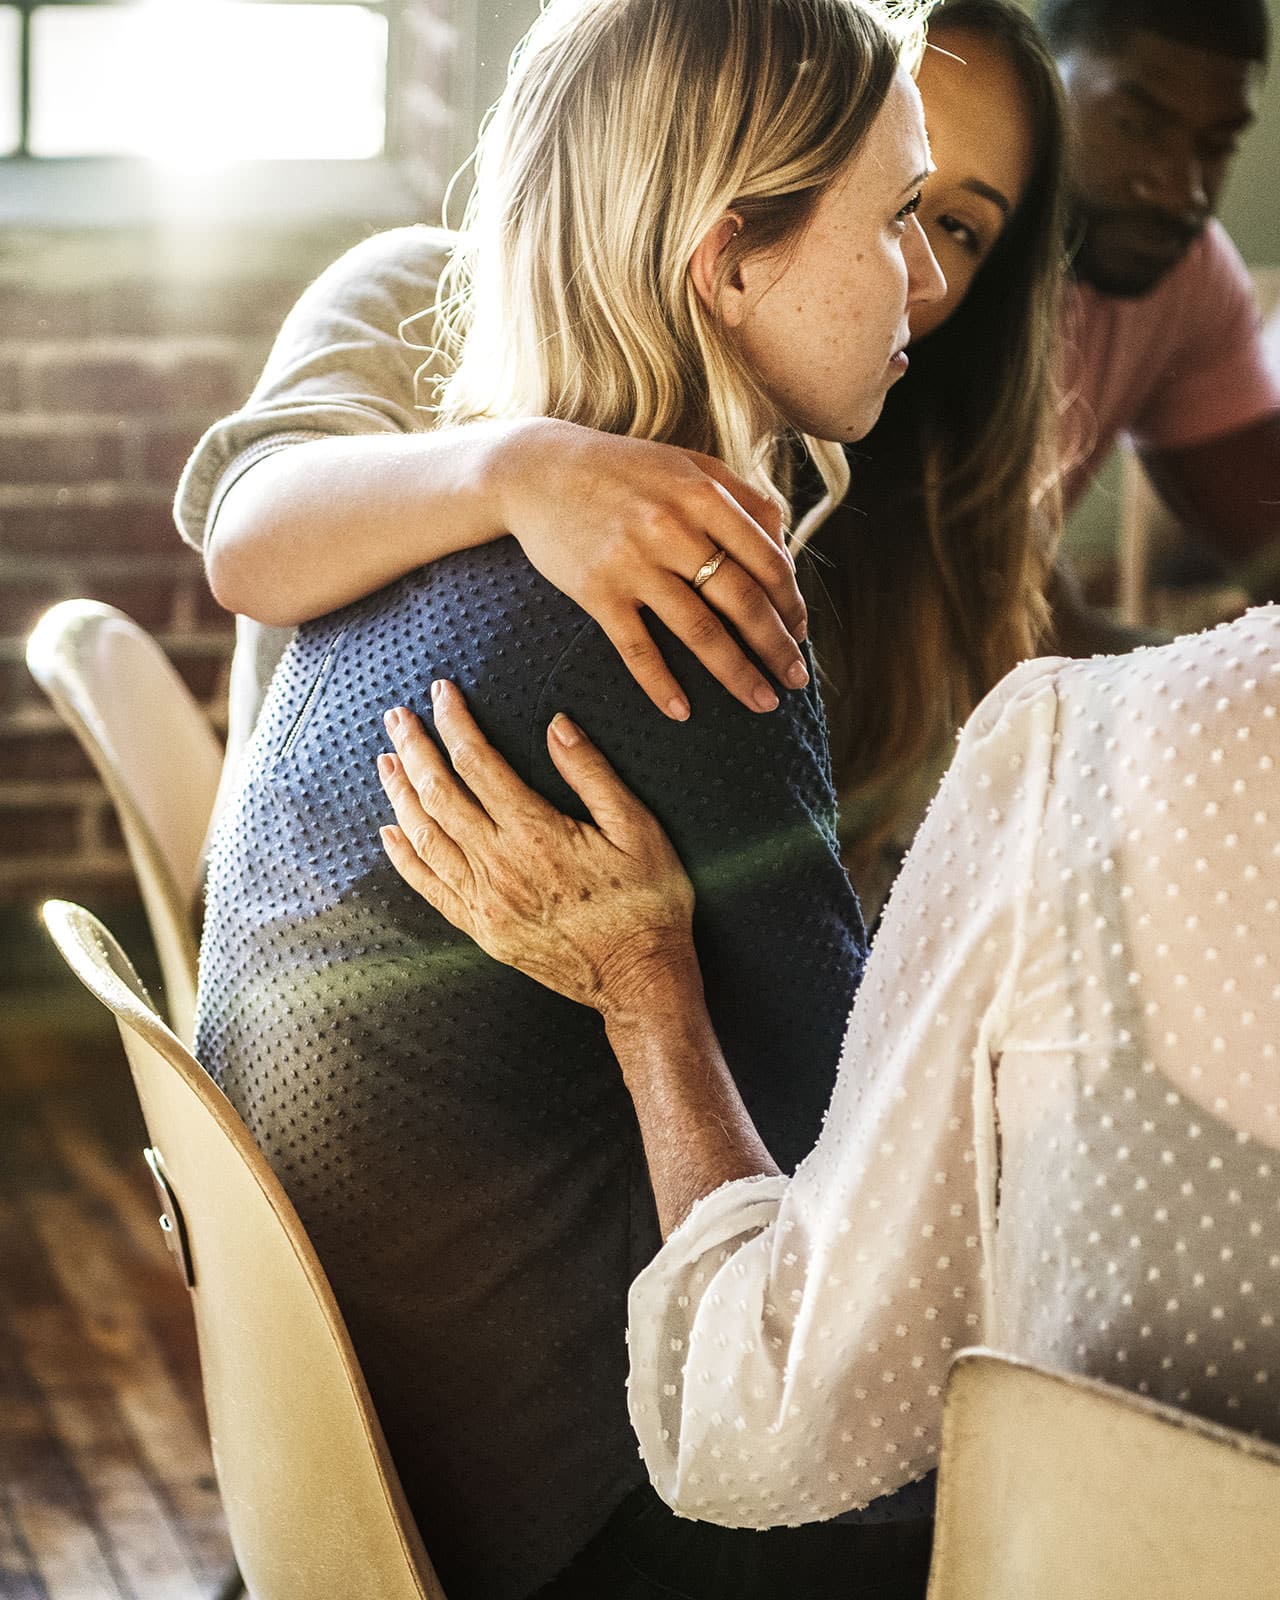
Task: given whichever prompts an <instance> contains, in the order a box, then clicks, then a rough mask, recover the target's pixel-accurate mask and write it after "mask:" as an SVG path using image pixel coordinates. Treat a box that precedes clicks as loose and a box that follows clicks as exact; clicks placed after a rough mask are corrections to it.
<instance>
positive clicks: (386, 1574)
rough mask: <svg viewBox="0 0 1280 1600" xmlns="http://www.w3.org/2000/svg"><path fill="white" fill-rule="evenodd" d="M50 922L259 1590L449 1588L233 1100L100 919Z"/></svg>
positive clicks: (324, 1289) (347, 1343) (308, 1253)
mask: <svg viewBox="0 0 1280 1600" xmlns="http://www.w3.org/2000/svg"><path fill="white" fill-rule="evenodd" d="M44 920H45V924H46V926H47V927H48V929H49V932H50V933H51V934H52V935H53V938H54V940H55V942H56V943H57V945H58V948H59V950H61V952H62V954H63V956H64V957H65V958H66V960H67V962H68V964H69V965H70V967H71V969H72V970H73V971H74V972H75V974H76V976H77V977H78V978H79V979H80V980H81V982H82V983H83V984H84V985H85V986H86V988H88V989H89V990H90V991H91V992H92V993H93V994H94V995H96V996H97V998H98V999H99V1000H101V1001H102V1003H103V1005H105V1006H106V1007H107V1008H108V1009H109V1010H110V1011H112V1012H113V1013H114V1015H115V1018H116V1021H117V1023H118V1024H119V1027H120V1034H121V1037H122V1039H123V1041H124V1046H125V1050H126V1053H127V1054H128V1057H129V1065H130V1068H131V1069H132V1072H133V1080H134V1083H135V1085H136V1087H137V1090H138V1097H139V1099H140V1100H141V1102H142V1111H143V1116H144V1117H145V1119H146V1124H147V1131H148V1134H149V1136H150V1138H151V1141H152V1147H151V1149H149V1150H148V1151H147V1152H146V1154H147V1160H148V1164H149V1165H150V1167H151V1170H152V1175H153V1177H154V1178H155V1180H156V1184H157V1188H158V1190H159V1191H160V1194H161V1203H162V1205H163V1208H164V1215H163V1216H162V1218H161V1226H162V1227H163V1228H164V1229H165V1233H166V1235H167V1238H168V1241H169V1246H170V1249H171V1250H172V1251H173V1252H174V1254H175V1256H176V1257H177V1259H178V1262H179V1265H180V1266H181V1268H182V1270H183V1272H184V1273H185V1275H186V1278H187V1282H188V1284H189V1286H190V1288H191V1300H192V1306H193V1309H194V1311H195V1321H196V1333H197V1336H198V1339H199V1346H200V1369H201V1374H202V1377H203V1381H204V1393H205V1402H206V1406H207V1409H208V1416H209V1432H210V1436H211V1439H212V1443H213V1456H214V1462H215V1464H216V1466H217V1471H218V1482H219V1485H220V1487H221V1489H222V1498H223V1504H224V1505H225V1507H226V1513H227V1521H228V1523H229V1525H230V1530H231V1540H232V1544H233V1546H234V1547H235V1552H236V1558H237V1560H238V1562H239V1565H240V1570H241V1572H242V1573H243V1575H244V1579H245V1583H246V1585H247V1587H248V1591H249V1593H250V1595H252V1597H253V1600H318V1597H320V1596H332V1597H346V1596H352V1597H354V1596H360V1597H361V1600H444V1597H443V1593H442V1591H441V1589H440V1586H439V1583H438V1581H437V1579H436V1577H435V1573H434V1572H433V1570H432V1567H431V1563H430V1561H429V1560H428V1558H427V1554H426V1551H425V1550H424V1548H423V1545H422V1541H421V1538H420V1537H419V1534H418V1530H417V1527H416V1526H415V1523H414V1520H413V1517H412V1515H411V1514H410V1512H409V1510H408V1508H407V1506H406V1505H405V1501H404V1496H403V1494H402V1492H401V1489H400V1483H399V1479H398V1478H397V1476H396V1472H395V1468H394V1466H393V1465H392V1462H391V1458H390V1456H389V1454H388V1452H387V1446H386V1442H385V1440H384V1439H383V1436H382V1430H381V1428H380V1426H379V1424H378V1419H377V1416H376V1415H375V1413H374V1409H373V1405H372V1402H371V1400H370V1398H369V1393H368V1390H367V1388H366V1386H365V1382H364V1378H363V1376H362V1374H361V1371H360V1367H359V1363H358V1362H357V1360H356V1356H355V1352H354V1350H353V1349H352V1346H351V1340H350V1338H349V1336H348V1334H347V1330H346V1327H345V1325H344V1323H343V1320H342V1315H341V1313H340V1312H339V1310H338V1306H337V1303H336V1301H335V1300H334V1297H333V1292H332V1290H331V1289H330V1287H329V1284H328V1281H327V1279H326V1278H325V1275H324V1271H323V1269H322V1268H321V1266H320V1263H319V1261H318V1260H317V1259H316V1255H315V1251H314V1250H313V1248H312V1246H311V1243H310V1241H309V1240H308V1238H307V1235H306V1233H305V1231H304V1230H303V1227H302V1224H301V1222H300V1221H299V1220H298V1216H297V1213H296V1212H295V1211H294V1209H293V1206H292V1205H291V1204H290V1202H289V1200H288V1198H287V1196H286V1195H285V1192H284V1190H283V1189H282V1188H281V1187H280V1183H279V1181H278V1180H277V1178H276V1176H275V1174H274V1173H273V1172H272V1171H271V1169H270V1167H269V1166H268V1165H267V1162H266V1161H265V1159H264V1158H263V1156H262V1154H261V1152H260V1151H259V1150H258V1147H257V1146H256V1145H255V1144H254V1142H253V1140H252V1139H251V1137H250V1136H249V1133H248V1130H247V1129H246V1128H245V1126H244V1124H243V1123H242V1122H241V1120H240V1118H239V1116H238V1115H237V1114H236V1112H235V1110H234V1108H233V1107H232V1106H231V1104H230V1102H229V1101H228V1100H227V1099H226V1097H225V1096H224V1095H223V1094H222V1093H221V1091H220V1090H219V1089H218V1088H217V1087H216V1085H215V1084H214V1083H213V1081H212V1079H211V1078H209V1077H208V1075H207V1074H206V1073H205V1072H204V1070H203V1069H202V1068H201V1066H200V1065H199V1063H198V1062H197V1061H196V1059H195V1057H194V1056H192V1054H191V1052H190V1051H189V1050H187V1049H186V1047H185V1046H184V1045H182V1044H181V1043H180V1042H179V1040H178V1039H177V1038H176V1037H175V1036H174V1034H173V1033H172V1032H171V1031H170V1029H169V1028H168V1027H166V1026H165V1024H164V1023H163V1022H162V1021H161V1020H160V1017H159V1016H158V1015H157V1013H156V1012H155V1010H154V1008H153V1007H152V1005H151V1002H150V1001H149V999H148V998H147V994H146V991H145V990H144V989H143V987H142V985H141V984H140V983H139V981H138V978H137V976H136V975H135V973H134V972H133V969H132V968H131V967H130V965H129V962H128V959H127V957H126V956H125V955H124V954H123V952H122V951H121V950H120V947H119V946H118V945H117V944H116V942H115V941H114V940H113V939H112V937H111V935H110V934H109V933H108V932H107V931H106V929H105V928H104V927H103V926H102V924H101V923H100V922H98V921H97V920H96V918H94V917H92V916H90V914H89V913H88V912H87V911H84V910H82V909H81V908H80V907H79V906H73V905H68V904H67V903H66V902H65V901H50V902H49V903H48V904H47V905H46V906H45V908H44Z"/></svg>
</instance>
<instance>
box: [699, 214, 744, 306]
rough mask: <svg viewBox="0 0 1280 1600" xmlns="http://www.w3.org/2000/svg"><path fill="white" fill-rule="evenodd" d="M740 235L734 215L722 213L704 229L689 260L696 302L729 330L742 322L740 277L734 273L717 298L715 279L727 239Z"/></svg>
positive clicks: (741, 286) (738, 225)
mask: <svg viewBox="0 0 1280 1600" xmlns="http://www.w3.org/2000/svg"><path fill="white" fill-rule="evenodd" d="M741 232H742V218H741V217H740V216H738V215H737V213H736V212H733V211H729V212H726V213H725V215H724V216H723V217H721V218H720V220H719V221H718V222H716V223H715V224H713V226H711V227H710V228H708V229H707V231H706V233H705V234H704V235H703V236H702V238H701V240H700V241H699V243H698V247H697V249H696V250H695V251H694V252H693V254H692V256H690V258H689V276H690V277H691V278H692V279H693V287H694V288H695V290H697V294H698V298H699V300H701V301H702V303H703V305H704V306H706V308H707V310H708V311H709V312H710V313H711V314H712V316H716V315H718V316H719V317H720V319H721V321H723V322H724V323H726V324H727V325H728V326H729V327H731V328H733V327H736V326H737V325H738V323H739V322H741V321H742V313H743V303H742V302H743V283H742V275H741V273H740V272H738V271H736V270H735V271H734V272H733V273H732V274H731V275H730V277H729V280H728V282H726V283H725V284H724V285H723V286H722V287H721V289H720V293H719V296H718V297H717V294H716V276H717V273H718V272H719V269H720V258H721V256H722V255H723V254H724V250H725V246H726V245H728V244H729V242H730V240H732V239H736V238H737V236H738V234H740V233H741ZM717 299H718V302H719V303H718V304H717Z"/></svg>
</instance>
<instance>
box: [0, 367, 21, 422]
mask: <svg viewBox="0 0 1280 1600" xmlns="http://www.w3.org/2000/svg"><path fill="white" fill-rule="evenodd" d="M24 377H25V374H24V372H23V367H22V363H21V362H20V361H10V360H5V361H0V411H21V410H23V408H24V407H25V406H26V403H27V396H26V384H25V382H24Z"/></svg>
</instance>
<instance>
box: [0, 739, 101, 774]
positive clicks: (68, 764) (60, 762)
mask: <svg viewBox="0 0 1280 1600" xmlns="http://www.w3.org/2000/svg"><path fill="white" fill-rule="evenodd" d="M93 776H94V770H93V766H92V764H91V762H90V761H89V758H88V756H86V755H85V753H84V751H83V750H82V749H81V748H80V744H79V742H78V740H77V739H76V738H75V737H74V735H73V734H70V733H62V732H53V733H6V734H0V782H5V783H16V782H22V781H29V782H32V783H46V782H53V781H59V780H62V779H66V780H71V779H84V778H92V777H93Z"/></svg>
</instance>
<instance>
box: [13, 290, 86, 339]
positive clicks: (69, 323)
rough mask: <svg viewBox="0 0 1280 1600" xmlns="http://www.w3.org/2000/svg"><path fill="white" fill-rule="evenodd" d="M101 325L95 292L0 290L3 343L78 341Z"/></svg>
mask: <svg viewBox="0 0 1280 1600" xmlns="http://www.w3.org/2000/svg"><path fill="white" fill-rule="evenodd" d="M102 321H103V305H102V295H101V291H100V290H98V289H97V288H87V289H78V290H74V291H72V292H70V293H66V292H61V291H58V290H50V289H33V288H31V287H29V286H28V285H27V284H21V285H19V284H6V285H5V286H4V287H2V288H0V328H3V329H4V336H5V338H6V339H80V338H84V337H86V336H88V335H91V334H94V333H96V332H98V331H99V330H100V329H101V327H102Z"/></svg>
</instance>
